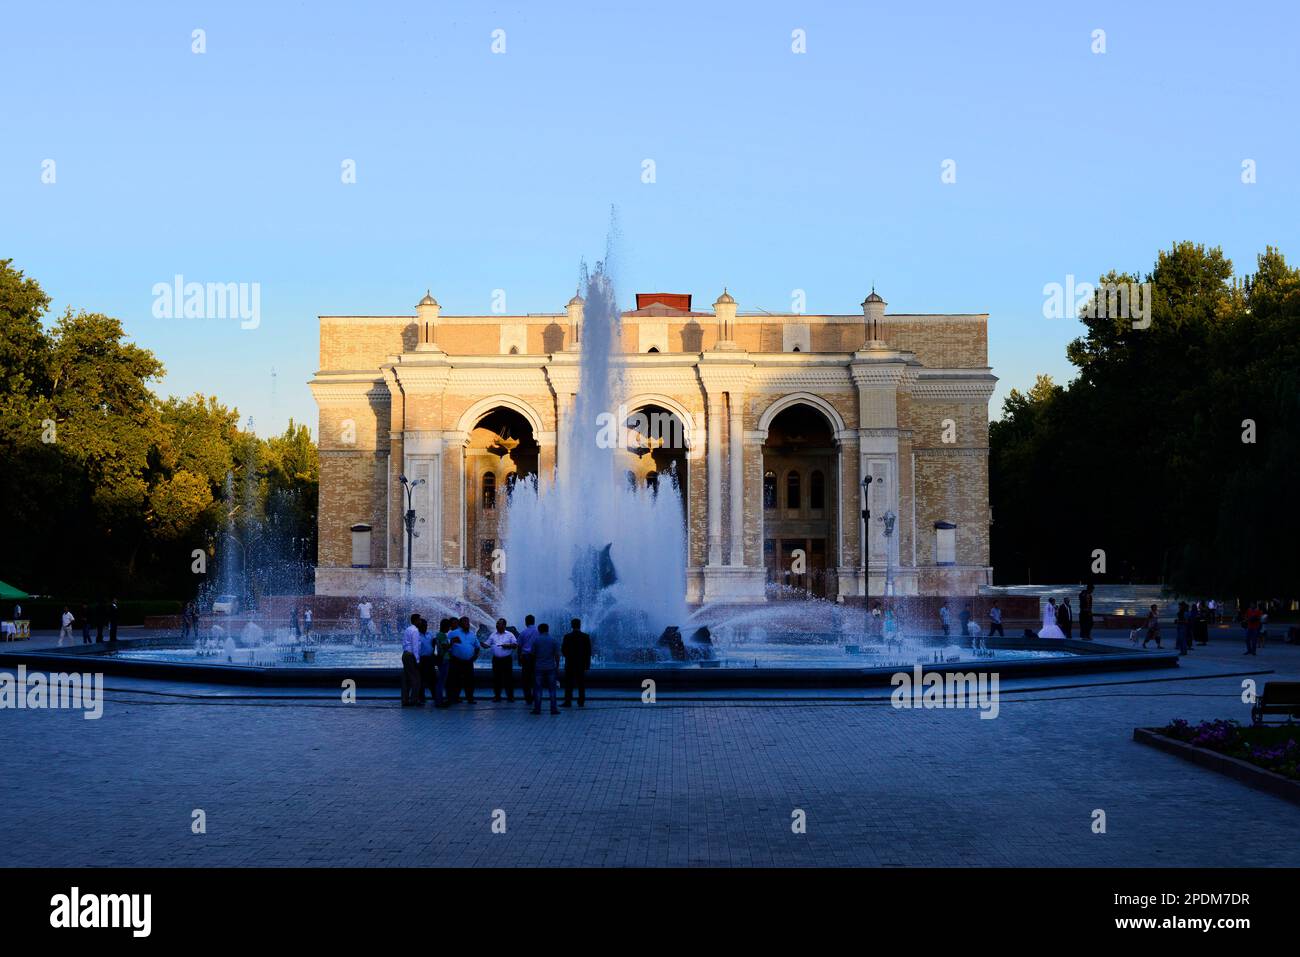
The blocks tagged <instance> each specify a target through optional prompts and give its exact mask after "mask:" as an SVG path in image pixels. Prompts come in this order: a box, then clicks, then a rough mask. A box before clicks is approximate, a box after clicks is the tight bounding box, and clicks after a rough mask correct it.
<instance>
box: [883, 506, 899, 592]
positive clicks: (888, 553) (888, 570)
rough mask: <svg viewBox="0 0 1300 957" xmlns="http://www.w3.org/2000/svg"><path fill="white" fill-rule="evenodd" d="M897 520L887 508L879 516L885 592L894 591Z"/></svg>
mask: <svg viewBox="0 0 1300 957" xmlns="http://www.w3.org/2000/svg"><path fill="white" fill-rule="evenodd" d="M897 521H898V516H897V515H895V514H894V512H893V510H892V509H890V510H887V511H886V512H885V514H884V515H882V516H880V522H881V524H882V525H884V526H885V594H886V595H892V594H893V593H894V548H893V541H892V539H893V536H894V523H895V522H897Z"/></svg>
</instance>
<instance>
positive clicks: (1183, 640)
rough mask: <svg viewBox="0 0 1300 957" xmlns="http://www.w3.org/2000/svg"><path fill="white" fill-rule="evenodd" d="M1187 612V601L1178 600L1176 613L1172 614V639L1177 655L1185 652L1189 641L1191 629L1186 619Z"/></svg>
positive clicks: (1180, 655)
mask: <svg viewBox="0 0 1300 957" xmlns="http://www.w3.org/2000/svg"><path fill="white" fill-rule="evenodd" d="M1188 612H1189V609H1188V607H1187V602H1185V601H1180V602H1179V603H1178V614H1177V615H1175V616H1174V641H1175V644H1177V645H1178V655H1179V657H1182V656H1183V655H1185V654H1187V646H1188V644H1189V643H1190V642H1189V641H1188V634H1189V633H1190V630H1191V629H1190V628H1189V626H1188V621H1187V617H1188Z"/></svg>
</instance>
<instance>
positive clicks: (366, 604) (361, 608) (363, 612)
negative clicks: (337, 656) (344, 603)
mask: <svg viewBox="0 0 1300 957" xmlns="http://www.w3.org/2000/svg"><path fill="white" fill-rule="evenodd" d="M373 608H374V606H373V605H372V604H371V603H370V599H368V598H365V599H362V601H361V603H360V604H359V605H357V616H358V617H359V618H360V619H361V640H362V641H369V640H370V639H371V638H373V637H374V634H375V632H374V625H373V623H372V622H371V620H370V613H371V610H372V609H373Z"/></svg>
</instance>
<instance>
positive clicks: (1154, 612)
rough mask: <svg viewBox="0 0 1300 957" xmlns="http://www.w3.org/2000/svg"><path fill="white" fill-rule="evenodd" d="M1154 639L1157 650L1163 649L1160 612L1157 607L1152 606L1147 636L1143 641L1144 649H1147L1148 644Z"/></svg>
mask: <svg viewBox="0 0 1300 957" xmlns="http://www.w3.org/2000/svg"><path fill="white" fill-rule="evenodd" d="M1153 639H1154V641H1155V643H1156V647H1157V648H1161V647H1163V646H1162V645H1161V644H1160V612H1159V610H1158V609H1157V608H1156V606H1155V605H1152V606H1151V610H1150V611H1149V612H1147V635H1146V637H1145V638H1143V639H1142V647H1143V648H1145V647H1146V646H1147V642H1148V641H1151V640H1153Z"/></svg>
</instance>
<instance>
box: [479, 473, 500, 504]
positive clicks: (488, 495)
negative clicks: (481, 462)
mask: <svg viewBox="0 0 1300 957" xmlns="http://www.w3.org/2000/svg"><path fill="white" fill-rule="evenodd" d="M482 501H483V511H485V512H490V511H491V510H492V509H494V508H496V507H497V474H496V472H484V473H483V497H482Z"/></svg>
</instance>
